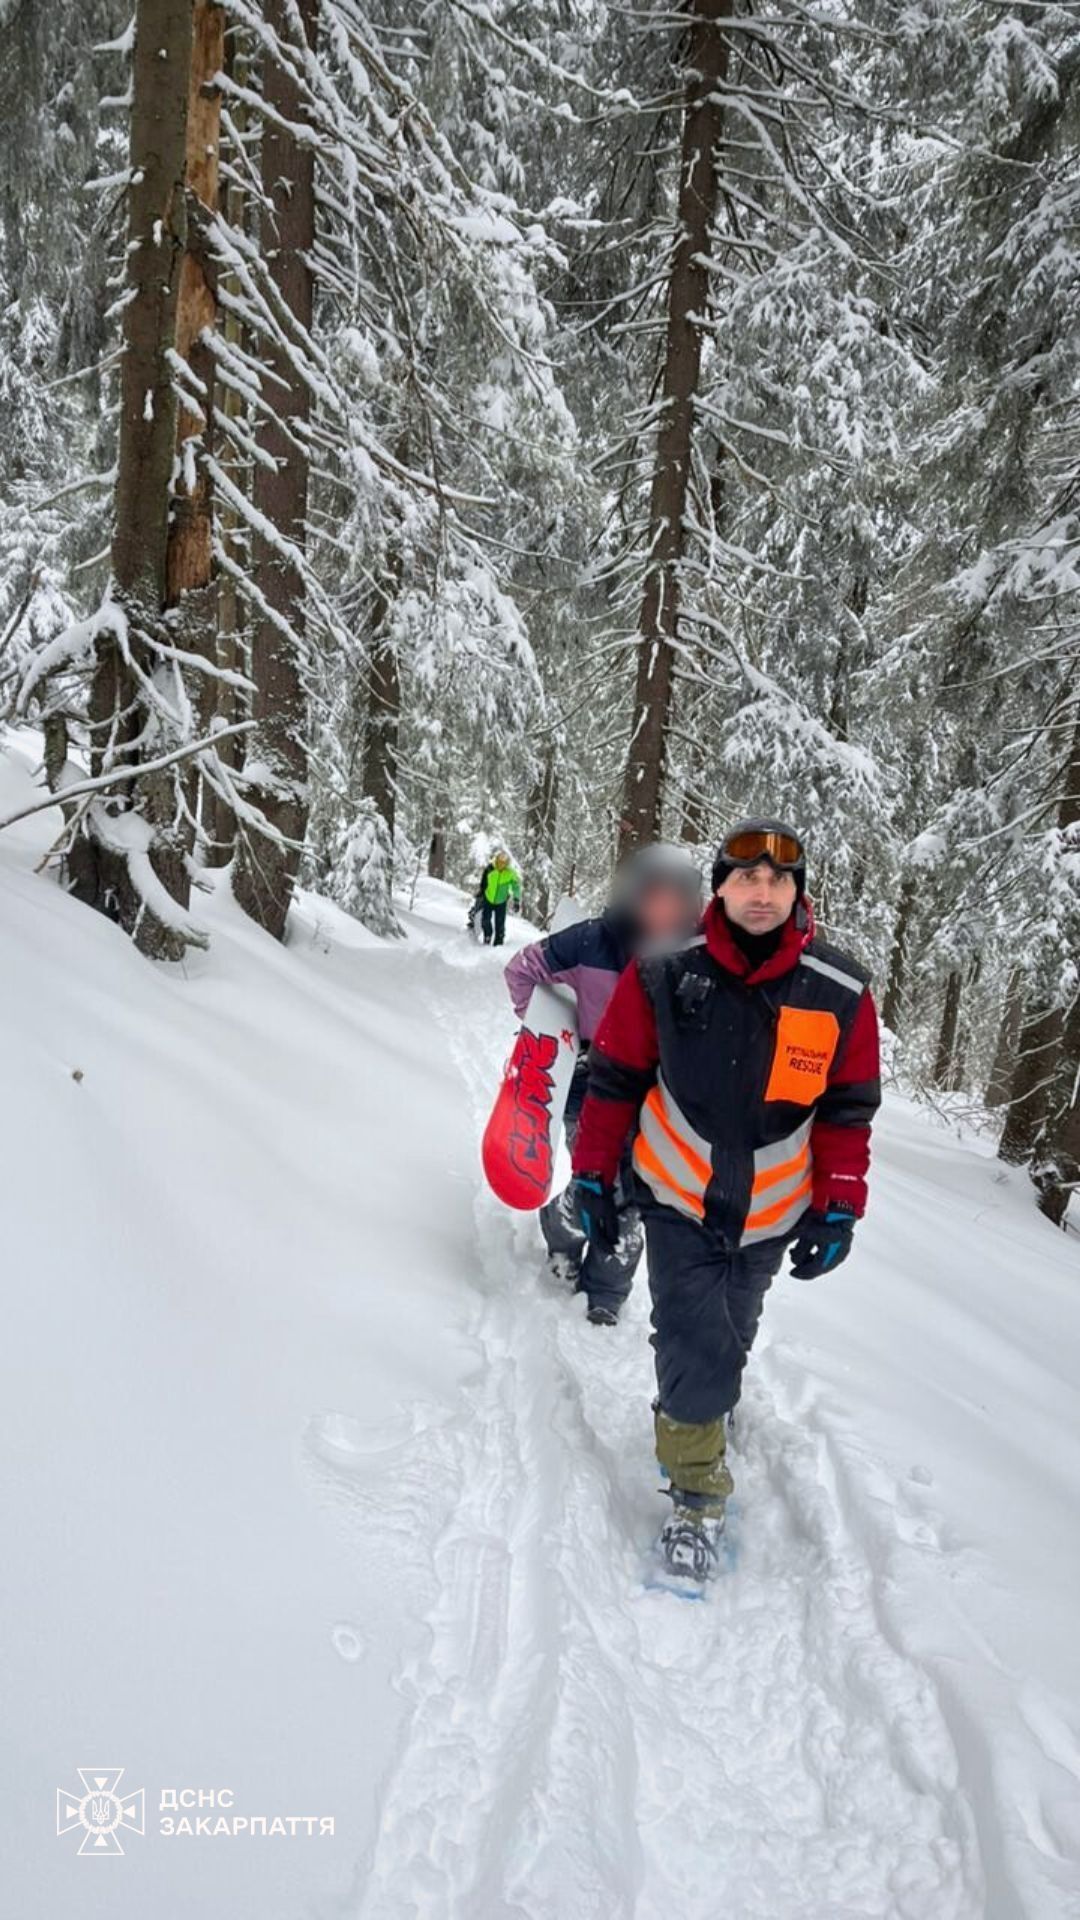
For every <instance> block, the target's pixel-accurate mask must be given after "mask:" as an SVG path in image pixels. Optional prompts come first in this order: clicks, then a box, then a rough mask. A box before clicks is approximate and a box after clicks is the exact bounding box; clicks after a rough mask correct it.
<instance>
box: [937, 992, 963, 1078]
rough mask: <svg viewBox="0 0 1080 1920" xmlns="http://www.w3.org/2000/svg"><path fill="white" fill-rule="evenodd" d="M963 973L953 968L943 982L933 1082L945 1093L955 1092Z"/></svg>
mask: <svg viewBox="0 0 1080 1920" xmlns="http://www.w3.org/2000/svg"><path fill="white" fill-rule="evenodd" d="M962 986H963V975H962V974H961V973H960V972H959V971H958V970H957V969H956V968H954V969H953V971H952V973H950V975H949V977H948V979H947V980H946V982H945V1000H944V1003H943V1005H942V1009H941V1027H940V1030H939V1032H938V1043H937V1053H936V1055H935V1057H934V1083H935V1085H936V1086H939V1087H941V1088H943V1089H944V1091H945V1092H946V1093H955V1092H956V1084H957V1072H956V1068H957V1041H958V1038H959V1032H960V995H961V989H962Z"/></svg>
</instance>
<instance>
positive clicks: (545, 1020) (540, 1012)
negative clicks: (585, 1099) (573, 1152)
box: [482, 987, 581, 1212]
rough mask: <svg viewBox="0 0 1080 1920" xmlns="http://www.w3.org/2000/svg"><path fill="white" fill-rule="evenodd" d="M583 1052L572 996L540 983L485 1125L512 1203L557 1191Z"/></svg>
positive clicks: (490, 1159)
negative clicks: (561, 1145)
mask: <svg viewBox="0 0 1080 1920" xmlns="http://www.w3.org/2000/svg"><path fill="white" fill-rule="evenodd" d="M580 1051H581V1042H580V1040H579V1039H578V1031H577V1016H576V1013H575V1009H574V1002H573V1000H572V998H570V997H569V996H568V995H567V994H565V993H563V992H560V991H559V990H558V989H557V988H556V987H535V988H534V989H533V995H532V999H531V1000H530V1001H529V1008H528V1012H527V1013H526V1015H525V1018H524V1020H523V1021H522V1023H521V1026H520V1028H519V1029H518V1037H517V1040H516V1042H515V1044H514V1051H513V1053H512V1054H511V1055H510V1059H509V1062H508V1064H507V1068H506V1075H505V1078H504V1080H503V1083H502V1086H501V1087H500V1088H499V1092H498V1096H497V1098H496V1101H495V1105H494V1107H493V1109H492V1113H491V1119H490V1120H489V1121H488V1123H487V1126H486V1127H485V1129H484V1143H483V1148H482V1153H483V1161H484V1173H485V1175H486V1177H487V1183H488V1186H489V1187H490V1188H491V1190H492V1192H493V1193H494V1194H496V1195H497V1196H498V1198H499V1199H500V1200H502V1201H503V1202H504V1204H505V1205H506V1206H508V1207H517V1208H518V1209H519V1210H520V1211H522V1212H529V1211H531V1210H533V1209H535V1208H536V1207H542V1206H543V1204H544V1202H545V1200H547V1199H548V1198H549V1197H550V1194H551V1182H552V1179H553V1177H554V1172H555V1154H556V1151H557V1148H558V1142H559V1129H560V1127H561V1126H562V1117H563V1110H564V1108H565V1106H566V1097H567V1094H568V1093H569V1091H570V1082H571V1080H572V1079H573V1075H574V1065H575V1063H576V1061H577V1057H578V1054H579V1052H580Z"/></svg>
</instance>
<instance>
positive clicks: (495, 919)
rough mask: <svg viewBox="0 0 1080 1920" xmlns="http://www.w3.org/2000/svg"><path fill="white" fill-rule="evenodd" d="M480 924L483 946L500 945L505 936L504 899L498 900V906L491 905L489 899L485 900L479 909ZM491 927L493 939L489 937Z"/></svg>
mask: <svg viewBox="0 0 1080 1920" xmlns="http://www.w3.org/2000/svg"><path fill="white" fill-rule="evenodd" d="M480 925H481V927H482V929H483V934H484V945H485V947H489V946H496V947H501V946H502V943H503V940H504V938H505V936H506V901H505V900H500V902H499V904H498V906H497V907H493V906H492V904H491V901H490V900H485V901H484V904H483V906H482V907H481V909H480ZM493 927H494V933H495V938H494V940H492V937H491V936H492V928H493Z"/></svg>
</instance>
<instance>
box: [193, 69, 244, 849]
mask: <svg viewBox="0 0 1080 1920" xmlns="http://www.w3.org/2000/svg"><path fill="white" fill-rule="evenodd" d="M225 71H226V72H227V73H228V74H229V76H230V78H231V79H234V80H237V81H238V82H239V83H240V84H241V85H243V86H246V85H247V84H248V82H249V72H248V59H247V54H246V52H244V51H243V50H242V48H241V46H240V44H239V43H238V39H237V36H236V34H229V35H228V37H227V39H226V44H225ZM232 121H233V125H234V126H235V128H236V138H237V141H238V142H240V141H243V138H244V135H245V133H246V130H247V127H248V123H249V110H248V107H247V104H246V102H245V101H243V100H240V99H235V98H234V100H233V102H232ZM229 157H230V159H231V160H232V161H233V169H232V177H230V179H229V183H228V186H227V187H226V190H225V218H226V220H227V221H228V224H229V226H230V227H231V228H233V229H235V230H236V231H237V232H243V231H246V227H247V222H248V211H247V203H248V195H247V193H246V192H245V190H244V188H243V187H242V186H241V184H240V181H239V180H238V179H237V178H236V177H235V176H236V171H237V168H238V166H239V164H240V155H239V154H238V153H231V154H230V156H229ZM222 284H223V285H224V286H225V287H227V288H228V289H229V291H230V292H231V293H232V294H233V295H234V296H235V295H236V293H237V292H238V285H237V280H236V276H235V274H231V273H230V274H226V275H224V276H223V280H222ZM222 333H223V334H224V338H225V340H226V342H227V344H228V345H229V346H234V347H239V346H242V345H243V340H244V328H243V326H242V324H241V321H240V317H239V315H238V314H237V313H236V312H234V311H233V310H232V309H231V308H228V309H227V310H226V313H225V317H224V325H223V326H222ZM218 405H219V407H220V409H221V411H222V413H223V414H225V416H226V418H227V419H229V420H238V419H239V418H240V416H241V415H242V414H243V413H244V411H245V408H246V405H247V403H246V401H245V400H244V397H243V395H242V394H241V392H240V390H239V388H238V387H237V386H236V384H235V383H234V382H233V381H230V382H229V384H228V385H227V386H223V387H222V388H221V389H220V396H219V400H218ZM220 459H221V464H222V467H223V468H224V470H225V471H226V472H227V473H228V475H229V478H230V480H231V481H232V483H233V485H234V486H235V487H237V488H238V489H239V490H240V491H241V492H242V491H244V490H245V489H246V488H247V487H248V486H249V484H250V479H249V475H248V471H247V464H246V461H245V459H244V457H243V455H242V454H240V453H238V452H237V451H236V448H235V447H234V445H233V444H232V442H231V441H230V440H229V439H228V437H226V438H225V441H224V444H223V446H222V449H221V454H220ZM216 521H217V533H218V539H219V542H220V544H221V547H222V550H223V551H224V552H225V553H226V554H227V555H228V557H229V559H230V560H232V561H233V562H234V563H235V564H236V565H238V566H243V564H244V561H245V557H246V554H247V550H248V549H247V539H248V536H247V533H246V531H243V530H241V527H240V516H239V514H238V513H237V510H236V508H235V507H234V506H232V505H230V504H228V503H227V502H225V501H222V500H219V501H218V503H217V514H216ZM217 658H218V665H219V666H220V667H224V668H226V669H227V670H228V671H229V672H232V673H246V672H247V671H248V667H249V661H248V658H247V649H246V647H245V644H244V604H243V601H242V600H241V598H240V591H239V588H238V586H237V582H236V580H235V578H234V576H233V575H232V574H231V573H230V572H228V571H223V572H222V574H221V578H220V579H219V581H218V600H217ZM216 710H217V715H218V718H219V719H220V720H221V721H223V722H224V723H225V725H226V726H231V725H233V724H234V723H235V722H236V721H239V720H244V719H247V718H248V717H249V712H248V700H247V697H246V695H244V694H243V693H242V692H241V691H240V690H239V689H237V688H235V687H231V686H228V685H227V684H225V683H224V682H222V681H218V683H217V707H216ZM243 755H244V745H243V736H242V735H240V734H234V735H233V736H232V737H231V738H230V739H226V740H223V741H222V742H221V744H220V746H219V747H218V750H217V757H218V760H219V762H221V763H222V764H223V765H224V766H226V767H228V768H230V769H231V770H232V771H233V772H234V773H235V772H237V771H239V769H240V767H241V766H242V764H243ZM202 825H203V829H204V832H205V835H206V841H207V852H206V860H207V865H208V866H211V867H222V866H226V865H227V864H228V862H229V861H230V860H231V859H232V857H233V853H234V851H235V845H236V816H235V814H234V813H233V810H232V808H231V806H230V805H229V802H228V801H227V800H226V798H225V796H224V794H222V793H219V792H217V791H215V790H214V789H212V788H209V787H207V788H204V791H203V812H202Z"/></svg>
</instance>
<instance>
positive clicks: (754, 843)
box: [573, 820, 881, 1590]
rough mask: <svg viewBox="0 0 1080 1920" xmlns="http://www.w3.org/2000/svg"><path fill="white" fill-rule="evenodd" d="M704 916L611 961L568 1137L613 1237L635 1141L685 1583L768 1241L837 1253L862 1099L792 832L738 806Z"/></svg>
mask: <svg viewBox="0 0 1080 1920" xmlns="http://www.w3.org/2000/svg"><path fill="white" fill-rule="evenodd" d="M712 878H713V898H712V900H711V901H710V903H709V906H708V908H707V910H706V913H705V918H704V921H703V923H702V924H703V931H702V932H701V933H700V934H699V935H698V936H697V938H696V939H694V940H691V941H690V942H689V944H688V945H686V946H684V947H683V948H682V949H681V950H680V951H679V952H677V953H674V954H669V955H667V956H665V957H661V958H654V959H646V958H643V957H642V958H638V959H636V960H634V961H632V962H631V964H630V965H629V966H628V967H627V969H626V971H625V973H623V974H622V976H621V977H620V980H619V983H618V986H617V987H616V989H615V992H614V994H613V995H612V998H611V1001H610V1003H609V1005H608V1008H607V1011H606V1013H605V1015H604V1017H603V1019H602V1021H601V1022H600V1025H599V1028H598V1029H597V1032H596V1035H595V1038H594V1041H593V1046H592V1050H591V1054H590V1070H589V1086H588V1094H587V1097H586V1099H585V1102H584V1105H583V1107H582V1111H581V1117H580V1121H579V1124H578V1130H577V1136H576V1139H575V1142H574V1151H573V1163H574V1188H575V1192H576V1195H577V1205H578V1212H579V1217H580V1219H581V1220H582V1222H583V1223H584V1222H586V1221H587V1222H588V1223H589V1230H590V1233H591V1235H592V1236H593V1238H594V1240H602V1241H604V1242H606V1244H608V1245H613V1244H614V1243H615V1242H616V1241H617V1238H618V1231H619V1214H618V1202H617V1198H616V1180H617V1177H618V1170H619V1166H620V1162H621V1159H622V1155H623V1151H624V1147H625V1144H626V1141H627V1139H628V1137H629V1135H630V1133H631V1130H632V1129H633V1128H635V1126H636V1134H635V1138H634V1145H633V1156H632V1158H633V1169H634V1192H635V1195H636V1198H637V1201H638V1204H639V1206H640V1208H641V1212H642V1216H643V1218H644V1222H645V1232H646V1243H647V1247H648V1257H649V1284H650V1289H651V1292H652V1300H653V1316H652V1318H653V1346H654V1348H655V1352H656V1377H657V1387H658V1397H657V1401H656V1451H657V1456H658V1458H659V1461H660V1465H661V1467H662V1468H663V1469H664V1471H665V1473H666V1475H667V1478H668V1482H669V1491H670V1493H671V1498H672V1502H673V1506H672V1512H671V1515H670V1517H669V1519H668V1520H667V1521H666V1522H665V1524H664V1527H663V1529H662V1532H661V1534H660V1538H659V1540H658V1542H657V1550H658V1553H659V1556H660V1560H661V1563H662V1566H663V1568H664V1569H665V1572H666V1574H667V1575H668V1576H669V1577H670V1579H671V1580H672V1581H673V1582H674V1583H682V1582H685V1586H686V1588H687V1589H688V1590H692V1589H693V1587H694V1586H695V1585H698V1584H700V1583H701V1582H702V1581H703V1580H705V1579H707V1578H708V1577H710V1575H711V1574H713V1573H715V1572H716V1570H717V1568H718V1566H719V1556H720V1545H721V1538H722V1534H723V1526H724V1507H725V1502H726V1501H727V1498H728V1495H729V1494H730V1492H731V1487H732V1481H731V1475H730V1473H729V1471H728V1467H727V1463H726V1460H725V1446H726V1417H727V1415H728V1414H729V1413H730V1412H731V1410H732V1408H733V1407H734V1406H735V1403H736V1401H737V1400H738V1398H739V1391H740V1383H741V1379H742V1372H743V1368H744V1366H745V1364H746V1358H747V1355H748V1353H749V1351H750V1348H751V1345H752V1343H753V1340H754V1335H755V1333H756V1332H757V1327H758V1321H759V1320H760V1317H761V1310H762V1306H763V1303H764V1299H765V1294H766V1292H767V1290H768V1287H769V1285H770V1283H771V1281H772V1279H773V1277H774V1275H775V1274H776V1272H777V1270H778V1268H779V1266H780V1263H781V1260H782V1258H783V1254H784V1249H785V1247H787V1246H788V1245H791V1251H792V1272H793V1273H794V1274H795V1276H796V1277H797V1278H798V1279H800V1280H812V1279H816V1278H817V1276H818V1275H819V1274H823V1273H826V1272H829V1271H830V1270H831V1269H832V1268H833V1267H835V1266H838V1265H839V1263H840V1261H841V1260H844V1259H846V1257H847V1255H848V1253H849V1252H850V1250H851V1241H852V1234H853V1232H854V1228H855V1222H856V1220H857V1219H858V1218H859V1217H860V1215H861V1214H862V1212H863V1208H864V1206H865V1202H866V1174H867V1168H868V1165H869V1159H870V1125H871V1122H872V1120H873V1116H874V1113H875V1111H876V1109H877V1107H878V1104H879V1101H880V1097H881V1095H880V1087H879V1065H878V1037H877V1017H876V1014H875V1011H874V1003H873V1001H872V999H871V997H870V993H869V989H868V987H867V976H866V974H865V973H864V972H863V970H862V968H861V967H859V966H858V965H857V964H856V963H855V962H854V961H853V960H851V959H849V958H848V956H847V955H846V954H844V953H839V952H837V951H836V950H835V949H834V948H832V947H828V946H826V945H825V944H824V942H823V941H821V940H819V939H818V938H817V937H816V935H815V932H814V919H813V913H812V910H811V907H810V902H809V901H808V900H807V899H806V897H805V894H804V886H805V879H806V860H805V854H804V852H803V848H802V845H801V842H800V840H799V836H798V835H797V834H796V833H794V832H793V831H792V829H791V828H790V827H787V826H785V825H784V824H783V823H782V822H780V821H776V820H744V821H742V822H740V824H739V825H738V826H736V827H734V828H733V829H732V831H731V832H730V833H729V834H728V836H727V838H726V839H725V840H724V842H723V844H722V846H721V848H720V850H719V852H718V854H717V857H716V861H715V863H714V866H713V876H712Z"/></svg>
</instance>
